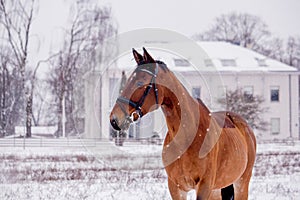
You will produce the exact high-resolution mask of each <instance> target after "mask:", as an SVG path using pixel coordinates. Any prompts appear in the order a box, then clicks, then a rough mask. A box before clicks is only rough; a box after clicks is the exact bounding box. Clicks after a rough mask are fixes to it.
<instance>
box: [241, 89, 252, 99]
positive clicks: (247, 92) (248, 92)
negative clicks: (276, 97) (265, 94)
mask: <svg viewBox="0 0 300 200" xmlns="http://www.w3.org/2000/svg"><path fill="white" fill-rule="evenodd" d="M243 96H244V101H246V102H250V101H253V86H245V87H244V88H243Z"/></svg>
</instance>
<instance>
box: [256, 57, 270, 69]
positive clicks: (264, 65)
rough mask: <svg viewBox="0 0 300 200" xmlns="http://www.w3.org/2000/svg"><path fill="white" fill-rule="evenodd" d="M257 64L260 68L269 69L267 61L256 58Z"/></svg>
mask: <svg viewBox="0 0 300 200" xmlns="http://www.w3.org/2000/svg"><path fill="white" fill-rule="evenodd" d="M256 61H257V64H258V66H260V67H267V66H268V65H267V63H266V59H260V58H256Z"/></svg>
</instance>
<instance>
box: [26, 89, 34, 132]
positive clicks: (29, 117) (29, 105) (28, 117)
mask: <svg viewBox="0 0 300 200" xmlns="http://www.w3.org/2000/svg"><path fill="white" fill-rule="evenodd" d="M32 96H33V95H32V92H31V93H30V95H29V96H28V97H27V99H26V137H27V138H29V137H31V136H32V134H31V121H32Z"/></svg>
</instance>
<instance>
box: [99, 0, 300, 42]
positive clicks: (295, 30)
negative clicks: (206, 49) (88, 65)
mask: <svg viewBox="0 0 300 200" xmlns="http://www.w3.org/2000/svg"><path fill="white" fill-rule="evenodd" d="M101 2H102V1H101ZM105 2H108V4H109V5H111V7H112V9H113V13H114V15H115V17H116V19H117V21H118V23H119V28H120V31H121V32H123V31H130V30H132V29H137V28H145V27H159V28H167V29H171V30H173V31H177V32H180V33H182V34H184V35H186V36H191V35H193V34H195V33H197V32H202V31H204V30H206V29H208V28H209V26H210V25H211V24H212V23H213V20H214V19H215V18H216V17H218V16H220V15H221V14H226V13H229V12H232V11H236V12H247V13H250V14H253V15H257V16H259V17H261V19H262V20H263V21H265V22H266V24H267V25H269V28H270V30H271V32H273V33H274V34H275V35H278V36H281V37H287V36H289V35H295V34H300V23H299V19H300V1H299V0H183V1H182V0H179V1H174V0H148V1H141V0H110V1H109V0H106V1H105ZM175 2H176V3H175Z"/></svg>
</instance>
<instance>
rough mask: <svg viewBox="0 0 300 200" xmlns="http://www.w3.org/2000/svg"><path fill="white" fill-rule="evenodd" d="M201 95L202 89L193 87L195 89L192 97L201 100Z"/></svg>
mask: <svg viewBox="0 0 300 200" xmlns="http://www.w3.org/2000/svg"><path fill="white" fill-rule="evenodd" d="M200 95H201V88H200V87H193V89H192V96H193V97H194V98H195V99H200Z"/></svg>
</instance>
